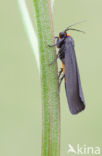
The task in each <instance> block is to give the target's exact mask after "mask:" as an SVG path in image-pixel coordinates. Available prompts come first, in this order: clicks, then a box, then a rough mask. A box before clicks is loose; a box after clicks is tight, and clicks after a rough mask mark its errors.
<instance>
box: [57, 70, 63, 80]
mask: <svg viewBox="0 0 102 156" xmlns="http://www.w3.org/2000/svg"><path fill="white" fill-rule="evenodd" d="M62 72H63V68H61V69H60V71H59V73H58V78H60V76H61V74H62Z"/></svg>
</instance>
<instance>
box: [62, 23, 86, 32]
mask: <svg viewBox="0 0 102 156" xmlns="http://www.w3.org/2000/svg"><path fill="white" fill-rule="evenodd" d="M84 22H86V20H84V21H80V22H77V23H74V24H71V25H70V26H68V27H67V28H66V29H65V31H64V32H66V31H67V30H69V28H71V27H72V26H74V25H78V24H81V23H84Z"/></svg>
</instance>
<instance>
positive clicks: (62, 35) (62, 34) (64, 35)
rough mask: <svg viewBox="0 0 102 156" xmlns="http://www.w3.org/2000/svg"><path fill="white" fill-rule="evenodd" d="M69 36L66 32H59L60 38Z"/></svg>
mask: <svg viewBox="0 0 102 156" xmlns="http://www.w3.org/2000/svg"><path fill="white" fill-rule="evenodd" d="M66 36H67V33H66V32H60V33H59V38H65V37H66Z"/></svg>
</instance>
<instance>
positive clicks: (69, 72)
mask: <svg viewBox="0 0 102 156" xmlns="http://www.w3.org/2000/svg"><path fill="white" fill-rule="evenodd" d="M76 24H79V23H75V24H73V25H76ZM73 25H70V26H69V27H68V28H67V29H65V30H64V31H63V32H60V33H59V37H55V38H56V39H57V42H56V44H54V45H49V47H53V46H57V48H59V51H58V54H57V57H56V60H57V58H60V60H61V61H62V68H61V70H60V72H59V78H60V76H61V73H62V72H63V76H62V77H61V78H60V79H59V80H60V82H59V85H60V84H61V82H62V80H63V79H65V90H66V96H67V101H68V105H69V109H70V111H71V113H72V114H78V113H79V112H81V111H83V110H84V109H85V100H84V95H83V91H82V87H81V81H80V74H79V69H78V65H77V60H76V55H75V50H74V41H73V38H72V37H71V36H70V34H67V31H68V30H75V31H79V32H83V31H80V30H78V29H72V28H71V27H72V26H73ZM83 33H84V32H83ZM54 61H55V60H54ZM52 63H54V62H52ZM52 63H51V64H52Z"/></svg>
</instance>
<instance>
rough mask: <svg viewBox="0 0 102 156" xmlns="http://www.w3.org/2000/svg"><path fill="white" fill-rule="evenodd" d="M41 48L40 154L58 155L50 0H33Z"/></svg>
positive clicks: (58, 106)
mask: <svg viewBox="0 0 102 156" xmlns="http://www.w3.org/2000/svg"><path fill="white" fill-rule="evenodd" d="M33 2H34V8H35V14H36V21H37V28H38V38H39V47H40V62H41V88H42V101H43V106H42V112H43V115H42V118H43V121H42V156H59V155H60V103H59V90H58V76H57V73H58V72H57V64H56V62H55V63H54V64H53V65H49V64H50V63H51V62H52V61H53V60H54V59H55V56H56V53H55V49H54V48H49V47H48V44H52V43H53V42H54V37H53V36H54V31H53V21H52V15H51V9H50V0H33Z"/></svg>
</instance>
